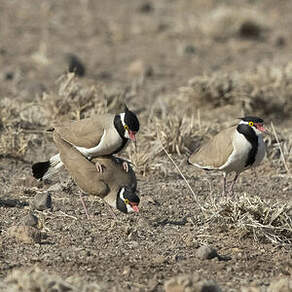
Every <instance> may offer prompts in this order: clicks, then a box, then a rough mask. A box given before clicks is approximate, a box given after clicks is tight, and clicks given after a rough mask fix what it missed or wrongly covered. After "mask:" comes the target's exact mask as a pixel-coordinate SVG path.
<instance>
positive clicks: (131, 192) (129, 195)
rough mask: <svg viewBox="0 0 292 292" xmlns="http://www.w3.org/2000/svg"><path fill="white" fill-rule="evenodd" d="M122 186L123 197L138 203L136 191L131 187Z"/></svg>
mask: <svg viewBox="0 0 292 292" xmlns="http://www.w3.org/2000/svg"><path fill="white" fill-rule="evenodd" d="M124 188H125V193H124V198H125V199H128V200H129V201H130V202H133V203H137V204H139V203H140V199H139V197H138V196H137V195H136V192H135V191H134V190H133V189H132V188H130V187H128V186H125V187H124Z"/></svg>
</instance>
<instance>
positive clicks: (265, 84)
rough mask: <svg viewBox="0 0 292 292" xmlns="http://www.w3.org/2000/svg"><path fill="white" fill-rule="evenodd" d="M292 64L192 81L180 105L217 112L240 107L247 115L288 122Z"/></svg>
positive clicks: (210, 76)
mask: <svg viewBox="0 0 292 292" xmlns="http://www.w3.org/2000/svg"><path fill="white" fill-rule="evenodd" d="M291 80H292V64H291V63H288V64H287V65H286V66H282V67H272V68H270V67H266V66H258V67H256V69H255V70H253V71H249V72H237V71H235V72H231V73H222V72H218V73H213V74H211V75H203V76H197V77H194V78H192V79H190V80H189V82H188V86H185V87H182V88H180V95H179V97H178V98H179V100H180V104H181V103H184V104H188V105H189V108H191V109H192V111H193V110H194V109H198V108H202V107H203V108H205V109H210V108H217V107H220V106H223V105H225V106H226V105H228V104H230V105H235V104H237V105H239V106H240V107H241V108H242V110H243V112H244V113H255V114H258V115H259V116H264V117H265V116H269V117H270V118H274V117H276V116H278V117H279V116H281V118H282V119H285V118H288V117H289V116H290V113H291V111H292V96H291V89H292V88H291V86H292V85H291V84H292V83H291Z"/></svg>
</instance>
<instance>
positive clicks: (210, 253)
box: [196, 245, 218, 260]
mask: <svg viewBox="0 0 292 292" xmlns="http://www.w3.org/2000/svg"><path fill="white" fill-rule="evenodd" d="M196 255H197V257H198V258H199V259H201V260H210V259H213V258H215V257H217V256H218V254H217V251H216V249H215V248H213V247H210V246H206V245H202V246H200V247H199V248H198V249H197V252H196Z"/></svg>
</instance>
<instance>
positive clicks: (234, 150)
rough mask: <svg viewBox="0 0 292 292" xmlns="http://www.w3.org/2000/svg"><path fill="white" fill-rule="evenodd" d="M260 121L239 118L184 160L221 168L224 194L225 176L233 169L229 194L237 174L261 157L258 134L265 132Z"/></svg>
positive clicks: (262, 149)
mask: <svg viewBox="0 0 292 292" xmlns="http://www.w3.org/2000/svg"><path fill="white" fill-rule="evenodd" d="M263 124H264V121H263V120H262V119H261V118H258V117H252V116H247V117H244V118H240V122H239V124H238V125H237V126H234V127H231V128H228V129H225V130H223V131H221V132H220V133H218V134H217V135H216V136H215V137H213V138H212V139H211V140H210V141H209V142H208V143H207V144H205V145H203V146H202V147H201V148H200V149H199V150H198V151H197V152H194V153H193V154H192V155H191V156H190V157H189V159H188V162H189V163H190V164H192V165H194V166H196V167H199V168H202V169H206V170H221V171H223V175H224V181H223V193H224V194H225V192H226V176H227V174H228V173H230V172H233V171H234V172H235V177H234V180H233V182H232V184H231V186H230V193H232V192H233V187H234V184H235V183H236V180H237V179H238V176H239V174H240V173H241V172H243V171H244V170H246V169H249V168H251V167H256V166H258V165H259V164H260V162H261V161H262V160H263V158H264V156H265V152H266V147H265V143H264V141H263V137H262V133H267V130H266V129H265V128H264V127H263Z"/></svg>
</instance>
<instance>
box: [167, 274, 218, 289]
mask: <svg viewBox="0 0 292 292" xmlns="http://www.w3.org/2000/svg"><path fill="white" fill-rule="evenodd" d="M164 289H165V292H204V291H208V292H220V291H222V290H221V289H220V287H219V286H218V285H217V284H216V282H214V281H210V280H201V281H200V278H199V276H198V275H197V274H195V275H183V276H177V277H174V278H172V279H170V280H168V281H167V282H165V284H164Z"/></svg>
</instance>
